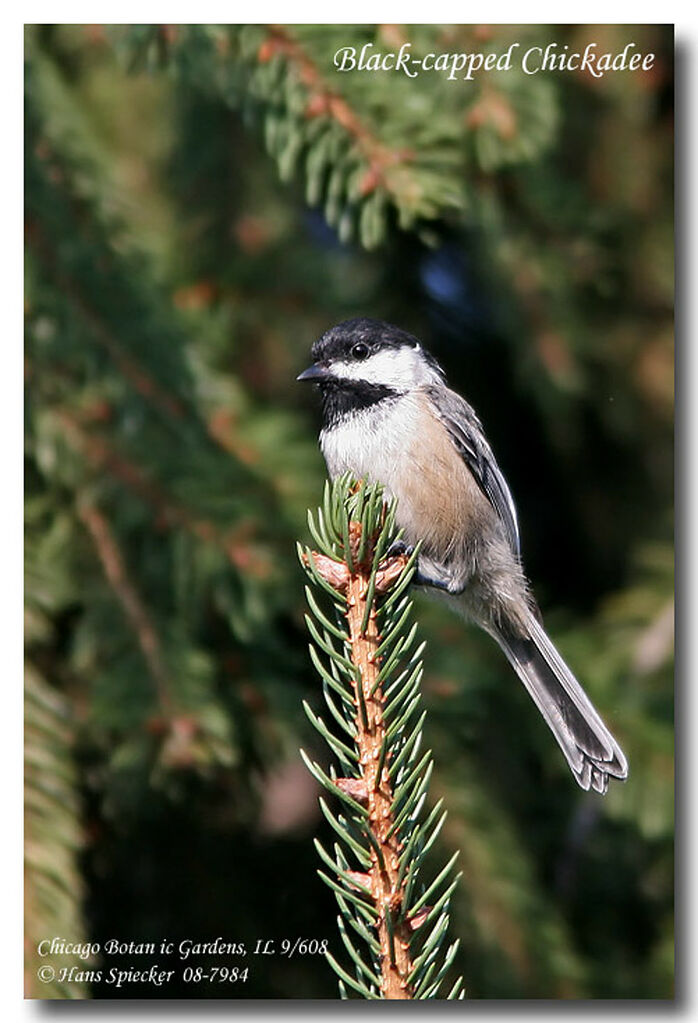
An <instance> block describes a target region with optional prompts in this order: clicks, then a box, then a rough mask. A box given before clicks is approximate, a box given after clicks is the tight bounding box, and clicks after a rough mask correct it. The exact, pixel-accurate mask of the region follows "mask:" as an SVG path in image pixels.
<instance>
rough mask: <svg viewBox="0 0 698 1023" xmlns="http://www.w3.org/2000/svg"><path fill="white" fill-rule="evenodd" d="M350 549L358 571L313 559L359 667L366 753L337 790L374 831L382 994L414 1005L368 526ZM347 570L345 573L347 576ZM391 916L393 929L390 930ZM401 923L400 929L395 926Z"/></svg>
mask: <svg viewBox="0 0 698 1023" xmlns="http://www.w3.org/2000/svg"><path fill="white" fill-rule="evenodd" d="M349 536H350V543H351V546H352V553H353V558H352V561H353V565H354V568H353V571H349V569H348V568H347V567H346V566H342V565H340V564H338V563H336V562H332V561H331V559H329V558H326V557H323V556H322V555H320V554H317V553H315V552H314V553H313V560H314V562H315V566H316V568H317V570H318V572H320V574H322V575H323V577H324V578H325V579H326V580H327V582H329V583H330V585H331V586H333V587H334V588H335V589H339V590H341V591H342V592H343V593H344V594H345V595H346V598H347V611H346V617H347V623H348V626H349V645H350V649H351V660H352V663H353V664H354V665H355V666H356V668H357V669H358V671H357V676H358V677H357V678H356V679H355V680H354V694H355V705H356V728H357V732H356V747H357V752H358V754H359V769H360V771H361V777H360V778H340V779H338V780H337V785H338V786H339V787H340V788H341V789H342V790H343V791H345V792H347V793H348V794H349V795H351V796H352V797H353V798H354V799H357V800H358V801H359V802H361V803H362V804H363V805H364V806H366V808H367V810H368V827H369V828H370V829H371V831H372V833H373V836H374V839H375V846H376V847H377V848H378V849H380V856H379V854H378V852H377V851H376V848H374V846H373V843H372V846H371V867H370V870H369V872H368V873H367V874H359V873H356V882H357V884H360V885H362V886H363V887H365V888H367V889H368V890H369V891H370V892H371V895H372V897H373V901H374V903H375V908H376V916H377V922H376V925H375V926H376V931H377V935H378V941H379V945H380V961H381V994H382V996H383V998H387V999H407V998H411V997H412V991H411V990H410V986H409V985H408V983H407V977H408V976H409V974H410V971H411V970H412V960H411V957H410V951H409V945H410V936H411V928H410V926H409V924H408V923H407V922H406V921H404V920H403V919H402V916H403V913H402V909H403V899H404V890H403V887H404V886H403V884H399V883H398V871H399V855H400V850H401V843H400V840H399V838H398V834H397V831H396V830H395V829H394V828H393V824H394V816H393V812H392V803H393V789H392V785H391V781H390V776H389V774H388V767H389V764H388V760H387V757H386V758H385V760H384V763H383V767H382V770H381V772H380V776H379V767H380V753H381V748H382V746H383V743H384V741H385V734H386V724H385V718H384V715H383V702H384V701H383V691H382V688H381V686H377V687H376V682H377V679H378V673H379V671H380V658H379V657H378V656H377V654H376V651H377V649H378V646H379V644H380V640H381V637H380V635H379V632H378V625H377V622H376V610H375V604H374V606H373V607H372V608H371V609H370V611H369V614H368V619H367V625H366V629H365V631H362V624H363V622H364V618H365V616H366V609H367V604H366V601H367V596H368V588H369V582H370V578H371V563H372V560H373V544H372V543H370V542H369V543H367V544H366V547H367V550H366V554H365V556H364V558H363V560H361V561H359V560H358V548H359V542H360V538H361V525H360V524H359V523H358V522H352V523H350V527H349ZM406 563H407V559H406V558H405V557H404V556H402V555H401V556H399V557H397V558H393V559H391V560H390V561H389V562H386V563H385V564H384V565H383V567H382V569H381V570H380V571H379V573H378V575H379V576H380V580H377V583H378V584H379V585H377V587H376V588H377V589H386V588H387V587H388V586H389V585H390V584H391V583H392V582H394V581H395V579H396V578H398V577H399V575H400V573H401V572H402V570H403V569H404V567H405V565H406ZM342 569H344V571H341V570H342ZM388 917H390V921H391V923H392V926H389V923H388ZM393 921H394V922H393Z"/></svg>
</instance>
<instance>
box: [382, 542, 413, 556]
mask: <svg viewBox="0 0 698 1023" xmlns="http://www.w3.org/2000/svg"><path fill="white" fill-rule="evenodd" d="M413 553H414V547H410V545H409V544H406V543H405V541H404V540H393V542H392V543H391V545H390V547H388V549H387V551H386V552H385V556H386V558H400V557H403V556H404V557H406V558H409V557H411V555H412V554H413Z"/></svg>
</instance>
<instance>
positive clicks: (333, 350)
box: [311, 316, 419, 362]
mask: <svg viewBox="0 0 698 1023" xmlns="http://www.w3.org/2000/svg"><path fill="white" fill-rule="evenodd" d="M357 344H364V345H366V346H367V347H368V349H369V351H370V352H375V351H379V350H380V349H384V348H403V347H406V348H418V347H419V341H418V340H417V338H416V337H414V336H413V335H412V334H408V333H407V331H406V330H401V329H400V328H399V327H395V326H393V324H392V323H385V322H384V321H383V320H370V319H368V318H367V317H365V316H361V317H357V318H356V319H352V320H343V321H342V323H338V324H337V325H336V326H334V327H330V329H329V330H327V331H325V333H324V334H323V335H322V337H320V338H318V340H317V341H316V342H315V344H314V345H313V347H312V350H311V354H312V357H313V359H314V360H315V362H327V361H330V360H332V359H343V358H347V357H351V351H352V349H353V347H354V346H355V345H357Z"/></svg>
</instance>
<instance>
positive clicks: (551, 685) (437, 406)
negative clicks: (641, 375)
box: [297, 317, 628, 794]
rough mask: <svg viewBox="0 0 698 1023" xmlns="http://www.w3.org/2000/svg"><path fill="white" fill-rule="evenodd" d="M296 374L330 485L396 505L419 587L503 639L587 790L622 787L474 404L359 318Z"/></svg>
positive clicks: (383, 330)
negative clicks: (539, 589)
mask: <svg viewBox="0 0 698 1023" xmlns="http://www.w3.org/2000/svg"><path fill="white" fill-rule="evenodd" d="M311 358H312V360H313V361H312V365H310V366H309V367H308V368H307V369H305V370H304V371H303V372H302V373H300V375H299V376H298V377H297V379H298V380H300V381H308V382H312V383H314V384H317V385H318V387H319V392H320V399H321V408H322V425H321V430H320V448H321V450H322V453H323V456H324V458H325V462H326V464H327V469H328V473H329V475H330V477H331V478H332V479H335V478H336V477H338V476H341V475H343V474H344V473H347V472H350V473H351V474H352V475H353V476H354V477H355V478H356V479H365V480H367V481H372V482H374V483H378V484H381V485H382V487H383V495H384V500H385V501H386V502H388V501H391V500H393V499H395V501H396V520H395V521H396V526H397V527H398V528H399V529H400V530H401V531H402V534H401V538H400V540H399V541H397V543H396V545H394V548H393V552H394V553H395V552H398V553H399V552H400V551H402V552H408V553H409V552H410V551H413V550H414V548H415V547H416V546H417V545H418V544H419V552H418V559H417V569H416V575H415V582H416V583H417V584H418V585H419V586H423V587H425V588H426V589H427V590H428V591H429V592H430V593H431V594H432V595H436V596H439V597H440V598H441V599H443V600H444V601H446V602H447V603H448V604H449V605H451V607H452V608H453V609H454V610H456V611H457V612H459V613H460V614H461V615H462V617H464V618H465V619H466V620H469V621H471V622H474V623H475V624H476V625H478V626H480V628H482V629H484V630H485V632H487V633H488V634H489V635H490V636H492V637H493V638H494V639H495V640H496V642H497V643H498V644H499V646H500V647H501V649H502V650H503V652H504V654H505V655H506V657H507V659H508V661H509V663H510V664H511V666H512V667H513V669H514V671H515V672H516V674H517V675H518V677H519V679H520V680H521V681H522V682H523V684H524V686H525V687H526V689H527V690H528V693H529V694H530V696H531V697H532V699H533V702H534V703H535V705H536V706H537V708H538V710H539V711H540V713H541V715H542V716H543V718H544V720H545V721H546V723H547V724H548V726H549V728H550V730H551V731H552V733H553V736H554V737H555V739H556V740H557V742H558V744H559V746H560V748H561V750H562V753H563V754H564V756H565V759H566V760H567V763H568V764H569V766H570V768H571V771H572V773H573V775H574V777H575V778H576V780H577V782H578V784H579V785H580V786H581V787H582V788H583V789H585V790H587V791H588V790H590V789H591V790H594V791H596V792H599V793H602V794H603V793H605V792H606V791H607V788H608V783H609V779H610V778H616V779H619V780H625V779H626V778H627V775H628V765H627V760H626V758H625V755H624V754H623V751H622V750H621V748H620V746H619V745H618V743H617V742H616V740H615V739H614V737H613V736H612V735H611V733H610V731H609V730H608V728H607V727H606V725H605V724H604V723H603V721H602V720H601V717H600V715H599V713H598V712H597V710H596V709H595V707H594V706H593V704H592V703H591V701H590V699H589V697H588V696H587V695H586V693H585V692H584V689H583V688H582V686H581V685H580V683H579V682H578V681H577V679H576V678H575V676H574V675H573V673H572V671H571V670H570V668H569V667H568V666H567V664H566V663H565V661H564V660H563V658H562V656H561V655H560V653H559V652H558V650H557V649H556V647H555V645H554V644H553V642H552V640H551V639H550V637H549V636H548V635H547V633H546V631H545V629H544V627H543V621H542V616H541V613H540V610H539V609H538V605H537V604H536V601H535V598H534V597H533V594H532V591H531V587H530V584H529V582H528V579H527V578H526V575H525V573H524V568H523V564H522V559H521V543H520V537H519V525H518V519H517V514H516V507H515V505H514V501H513V498H512V495H511V491H510V489H509V486H508V485H507V482H506V480H505V478H504V476H503V474H502V472H501V470H500V468H499V466H498V465H497V461H496V459H495V456H494V453H493V451H492V448H491V447H490V444H489V442H488V441H487V438H486V436H485V432H484V430H483V427H482V423H481V422H480V420H479V418H478V416H477V415H476V413H475V411H474V410H473V408H472V407H471V406H470V405H469V404H468V403H467V402H466V401H465V399H464V398H462V397H461V396H460V395H459V394H458V393H456V392H455V391H453V390H451V389H450V388H449V386H448V383H447V381H446V375H445V373H444V371H443V369H442V368H441V366H440V365H439V363H438V362H437V360H436V359H435V358H434V356H433V355H431V354H430V353H429V352H428V351H427V350H426V349H425V348H424V347H423V346H422V344H421V343H420V342H419V340H418V339H417V338H416V337H414V336H413V335H412V334H410V333H409V332H407V331H405V330H402V329H401V328H400V327H397V326H394V325H392V324H390V323H385V322H383V321H381V320H375V319H369V318H366V317H359V318H354V319H349V320H345V321H343V322H342V323H338V324H337V325H336V326H333V327H331V328H330V329H329V330H327V331H326V332H325V333H324V334H323V335H322V336H321V337H320V338H318V340H316V341H315V343H314V344H313V346H312V349H311Z"/></svg>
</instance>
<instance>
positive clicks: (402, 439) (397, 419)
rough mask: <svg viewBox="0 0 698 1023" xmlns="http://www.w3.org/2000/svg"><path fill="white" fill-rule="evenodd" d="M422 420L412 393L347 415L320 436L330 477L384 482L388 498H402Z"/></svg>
mask: <svg viewBox="0 0 698 1023" xmlns="http://www.w3.org/2000/svg"><path fill="white" fill-rule="evenodd" d="M418 420H419V406H418V405H417V403H416V402H415V401H414V399H413V398H412V397H411V396H410V395H409V394H407V395H404V396H402V397H400V398H398V399H396V400H395V401H393V402H390V403H381V404H380V405H374V406H372V407H370V408H366V409H362V410H361V411H360V412H355V413H353V414H352V415H350V416H345V417H344V418H343V419H342V420H341V421H340V422H339V423H338V424H337V425H336V426H333V427H332V428H331V429H329V430H323V431H322V433H321V434H320V447H321V449H322V453H323V455H324V456H325V461H326V463H327V469H328V471H329V474H330V476H331V477H333V478H334V477H335V476H340V475H341V474H342V473H344V472H352V473H353V474H354V476H356V478H357V479H370V480H373V481H374V482H376V483H382V484H383V486H384V487H385V488H386V497H392V496H395V495H398V494H399V491H400V486H399V478H400V475H401V473H403V472H404V471H405V469H406V460H407V452H408V451H409V450H410V447H411V443H412V439H413V437H414V435H415V433H416V431H417V428H418Z"/></svg>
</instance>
